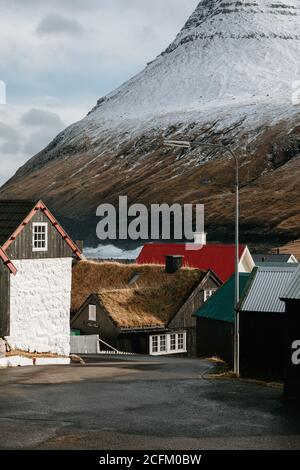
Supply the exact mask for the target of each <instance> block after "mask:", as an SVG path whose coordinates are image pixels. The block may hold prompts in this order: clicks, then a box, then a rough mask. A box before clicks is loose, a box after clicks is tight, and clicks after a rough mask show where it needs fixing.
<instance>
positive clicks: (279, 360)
mask: <svg viewBox="0 0 300 470" xmlns="http://www.w3.org/2000/svg"><path fill="white" fill-rule="evenodd" d="M285 327H286V315H285V314H283V313H263V312H259V313H257V312H241V313H240V370H241V374H242V376H244V377H253V378H262V379H267V380H281V379H283V376H284V353H285Z"/></svg>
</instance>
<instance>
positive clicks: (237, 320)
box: [164, 140, 240, 376]
mask: <svg viewBox="0 0 300 470" xmlns="http://www.w3.org/2000/svg"><path fill="white" fill-rule="evenodd" d="M164 145H165V146H167V147H175V148H185V149H191V148H195V147H215V148H217V149H219V150H222V151H223V152H226V153H228V154H229V155H230V156H231V157H232V158H233V160H234V162H235V296H234V303H235V308H236V315H235V322H234V325H235V328H234V372H235V374H236V375H237V376H239V375H240V316H239V311H238V304H239V300H240V277H239V263H240V253H239V211H240V204H239V159H238V157H237V155H236V154H235V153H234V152H233V150H231V149H230V148H229V147H226V146H225V145H221V144H209V143H204V142H200V143H196V144H195V145H194V146H193V145H192V144H191V142H189V141H180V140H165V142H164Z"/></svg>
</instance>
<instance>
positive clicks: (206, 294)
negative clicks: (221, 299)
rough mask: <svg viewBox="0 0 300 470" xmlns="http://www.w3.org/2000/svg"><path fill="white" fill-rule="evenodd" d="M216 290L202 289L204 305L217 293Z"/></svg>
mask: <svg viewBox="0 0 300 470" xmlns="http://www.w3.org/2000/svg"><path fill="white" fill-rule="evenodd" d="M217 290H218V289H204V291H203V292H204V297H203V300H204V303H205V302H207V301H208V300H209V299H210V298H211V297H212V296H213V295H214V294H215V293H216V291H217Z"/></svg>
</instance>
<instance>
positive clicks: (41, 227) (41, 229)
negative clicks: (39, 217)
mask: <svg viewBox="0 0 300 470" xmlns="http://www.w3.org/2000/svg"><path fill="white" fill-rule="evenodd" d="M32 249H33V251H47V250H48V224H47V223H34V224H33V226H32Z"/></svg>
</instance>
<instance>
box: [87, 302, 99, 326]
mask: <svg viewBox="0 0 300 470" xmlns="http://www.w3.org/2000/svg"><path fill="white" fill-rule="evenodd" d="M91 307H94V308H93V310H94V311H93V312H91ZM92 313H93V314H94V315H95V316H94V318H95V320H94V319H91V314H92ZM88 315H89V320H88V321H89V322H91V323H97V305H95V304H89V308H88Z"/></svg>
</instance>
